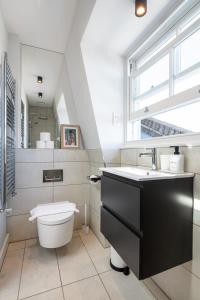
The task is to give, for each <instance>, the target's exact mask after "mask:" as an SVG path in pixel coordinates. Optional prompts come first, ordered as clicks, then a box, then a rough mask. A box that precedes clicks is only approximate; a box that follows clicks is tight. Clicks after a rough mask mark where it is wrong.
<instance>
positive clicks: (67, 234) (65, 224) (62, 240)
mask: <svg viewBox="0 0 200 300" xmlns="http://www.w3.org/2000/svg"><path fill="white" fill-rule="evenodd" d="M63 203H64V202H63ZM70 204H71V205H73V203H70ZM52 205H54V204H45V205H40V206H39V209H40V212H41V211H44V212H43V215H40V216H37V229H38V237H39V242H40V245H41V246H42V247H44V248H59V247H62V246H64V245H66V244H68V243H69V242H70V241H71V239H72V235H73V229H74V213H75V211H77V210H76V209H75V210H74V211H73V210H71V211H66V212H59V213H57V212H55V213H54V212H53V213H52V211H51V213H49V214H48V213H47V214H46V215H45V211H47V209H48V207H50V209H52V208H54V207H53V206H52ZM55 205H56V204H55ZM62 205H63V204H62ZM36 209H37V208H36ZM32 212H34V210H33V211H32ZM33 214H34V213H33ZM34 218H35V217H34ZM29 220H30V219H29Z"/></svg>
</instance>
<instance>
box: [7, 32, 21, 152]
mask: <svg viewBox="0 0 200 300" xmlns="http://www.w3.org/2000/svg"><path fill="white" fill-rule="evenodd" d="M8 61H9V65H10V67H11V70H12V74H13V76H14V78H15V80H16V102H15V105H16V106H15V108H16V109H15V128H16V147H20V146H21V145H20V142H21V44H20V40H19V37H18V36H17V35H16V34H10V33H9V35H8Z"/></svg>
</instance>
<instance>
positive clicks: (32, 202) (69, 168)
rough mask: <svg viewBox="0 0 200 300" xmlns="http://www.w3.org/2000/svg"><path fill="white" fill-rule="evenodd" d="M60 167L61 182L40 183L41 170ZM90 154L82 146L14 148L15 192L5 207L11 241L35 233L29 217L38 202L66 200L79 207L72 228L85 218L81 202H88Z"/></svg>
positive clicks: (34, 224) (79, 225)
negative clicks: (8, 208)
mask: <svg viewBox="0 0 200 300" xmlns="http://www.w3.org/2000/svg"><path fill="white" fill-rule="evenodd" d="M48 169H63V177H64V178H63V179H64V180H63V182H57V183H43V170H48ZM89 173H90V169H89V158H88V154H87V152H86V151H85V150H60V149H59V150H57V149H54V150H53V149H52V150H50V149H16V193H17V194H16V196H15V197H14V198H11V199H10V200H9V203H8V207H10V208H12V209H13V214H12V216H11V217H8V218H7V228H8V232H9V233H10V238H11V241H17V240H24V239H28V238H33V237H36V236H37V230H36V229H37V228H36V223H31V222H29V221H28V217H29V211H30V210H31V209H32V208H33V207H35V206H36V205H37V204H42V203H49V202H53V201H65V200H69V201H72V202H75V203H76V204H77V206H78V208H79V210H80V214H77V215H76V220H75V228H80V227H81V225H82V223H83V222H84V205H85V203H87V204H89V196H90V195H89V184H88V180H87V176H88V175H89Z"/></svg>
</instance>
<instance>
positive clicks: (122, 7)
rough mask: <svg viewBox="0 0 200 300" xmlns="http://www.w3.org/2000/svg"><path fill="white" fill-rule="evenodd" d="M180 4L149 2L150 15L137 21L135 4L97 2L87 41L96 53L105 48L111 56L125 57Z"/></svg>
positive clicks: (176, 1)
mask: <svg viewBox="0 0 200 300" xmlns="http://www.w3.org/2000/svg"><path fill="white" fill-rule="evenodd" d="M172 2H173V3H172ZM181 2H183V1H182V0H174V1H170V0H162V1H159V0H148V1H147V14H146V15H145V16H144V17H142V18H138V17H136V16H135V10H134V9H135V7H134V0H109V1H108V0H101V1H97V3H96V5H95V8H94V10H93V12H92V16H91V18H90V20H89V23H88V26H87V30H86V32H85V35H84V39H85V41H86V42H87V44H90V43H91V44H93V46H95V47H96V49H97V48H99V49H101V48H104V47H106V48H107V49H108V48H109V49H110V50H111V52H114V53H118V54H120V55H124V54H125V53H126V51H127V50H128V49H129V47H130V46H131V45H132V44H133V43H134V42H135V41H136V40H137V39H138V38H140V37H141V36H142V35H143V33H144V32H145V31H147V30H148V28H149V26H151V25H152V23H153V22H155V21H159V19H160V18H162V16H163V15H165V14H166V13H167V12H168V10H169V8H170V7H171V8H173V7H175V6H176V5H177V4H180V3H181ZM102 20H103V22H102Z"/></svg>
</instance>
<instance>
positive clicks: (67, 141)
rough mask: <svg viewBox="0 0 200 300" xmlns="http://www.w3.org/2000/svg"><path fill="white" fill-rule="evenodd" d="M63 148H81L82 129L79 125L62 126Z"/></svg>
mask: <svg viewBox="0 0 200 300" xmlns="http://www.w3.org/2000/svg"><path fill="white" fill-rule="evenodd" d="M60 133H61V148H62V149H70V148H80V127H79V126H78V125H61V127H60Z"/></svg>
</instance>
